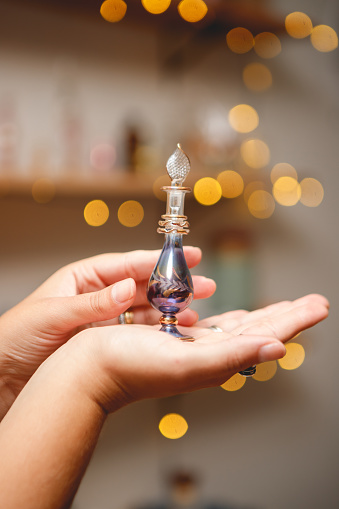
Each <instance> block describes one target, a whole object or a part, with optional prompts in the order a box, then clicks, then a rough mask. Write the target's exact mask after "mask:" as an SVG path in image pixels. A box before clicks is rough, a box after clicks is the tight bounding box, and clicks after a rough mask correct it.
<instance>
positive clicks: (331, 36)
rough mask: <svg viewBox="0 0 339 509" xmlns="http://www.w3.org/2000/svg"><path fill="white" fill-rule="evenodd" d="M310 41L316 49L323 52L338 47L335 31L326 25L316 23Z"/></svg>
mask: <svg viewBox="0 0 339 509" xmlns="http://www.w3.org/2000/svg"><path fill="white" fill-rule="evenodd" d="M311 43H312V45H313V47H314V48H315V49H316V50H318V51H321V52H323V53H326V52H328V51H333V50H335V49H336V48H337V47H338V35H337V32H336V31H335V30H333V28H331V27H329V26H327V25H318V26H316V27H314V28H313V30H312V33H311Z"/></svg>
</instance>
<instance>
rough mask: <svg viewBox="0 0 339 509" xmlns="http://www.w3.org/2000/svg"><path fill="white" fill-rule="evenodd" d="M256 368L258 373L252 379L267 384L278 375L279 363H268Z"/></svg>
mask: <svg viewBox="0 0 339 509" xmlns="http://www.w3.org/2000/svg"><path fill="white" fill-rule="evenodd" d="M256 368H257V369H256V372H255V374H254V375H253V376H252V378H253V379H254V380H256V381H257V382H267V381H268V380H271V379H272V378H273V377H274V375H275V374H276V372H277V369H278V365H277V361H268V362H263V363H262V364H258V365H257V367H256Z"/></svg>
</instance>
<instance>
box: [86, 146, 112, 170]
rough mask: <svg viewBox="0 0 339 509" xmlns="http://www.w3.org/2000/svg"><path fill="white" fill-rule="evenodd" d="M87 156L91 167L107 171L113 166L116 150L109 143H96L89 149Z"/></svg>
mask: <svg viewBox="0 0 339 509" xmlns="http://www.w3.org/2000/svg"><path fill="white" fill-rule="evenodd" d="M89 158H90V162H91V165H92V166H93V168H95V169H96V170H98V171H102V172H107V171H109V170H110V169H112V167H113V166H114V163H115V159H116V151H115V148H114V146H113V145H112V144H111V143H97V144H96V145H95V146H94V147H93V148H92V149H91V152H90V156H89Z"/></svg>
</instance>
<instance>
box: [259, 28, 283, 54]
mask: <svg viewBox="0 0 339 509" xmlns="http://www.w3.org/2000/svg"><path fill="white" fill-rule="evenodd" d="M254 51H255V52H256V54H257V55H258V56H259V57H261V58H274V57H276V56H277V55H279V53H280V52H281V42H280V39H279V37H277V36H276V35H275V34H272V33H271V32H261V33H260V34H258V35H256V36H255V38H254Z"/></svg>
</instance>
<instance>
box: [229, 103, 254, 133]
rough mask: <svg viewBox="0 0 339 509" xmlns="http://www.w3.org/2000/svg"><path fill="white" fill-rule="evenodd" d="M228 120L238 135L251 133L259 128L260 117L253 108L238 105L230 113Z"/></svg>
mask: <svg viewBox="0 0 339 509" xmlns="http://www.w3.org/2000/svg"><path fill="white" fill-rule="evenodd" d="M228 120H229V123H230V125H231V127H232V128H233V129H234V130H235V131H237V132H238V133H249V132H251V131H253V130H254V129H256V128H257V127H258V124H259V115H258V113H257V112H256V110H255V109H254V108H253V107H252V106H249V105H248V104H238V105H237V106H234V108H232V109H231V110H230V111H229V113H228Z"/></svg>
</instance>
